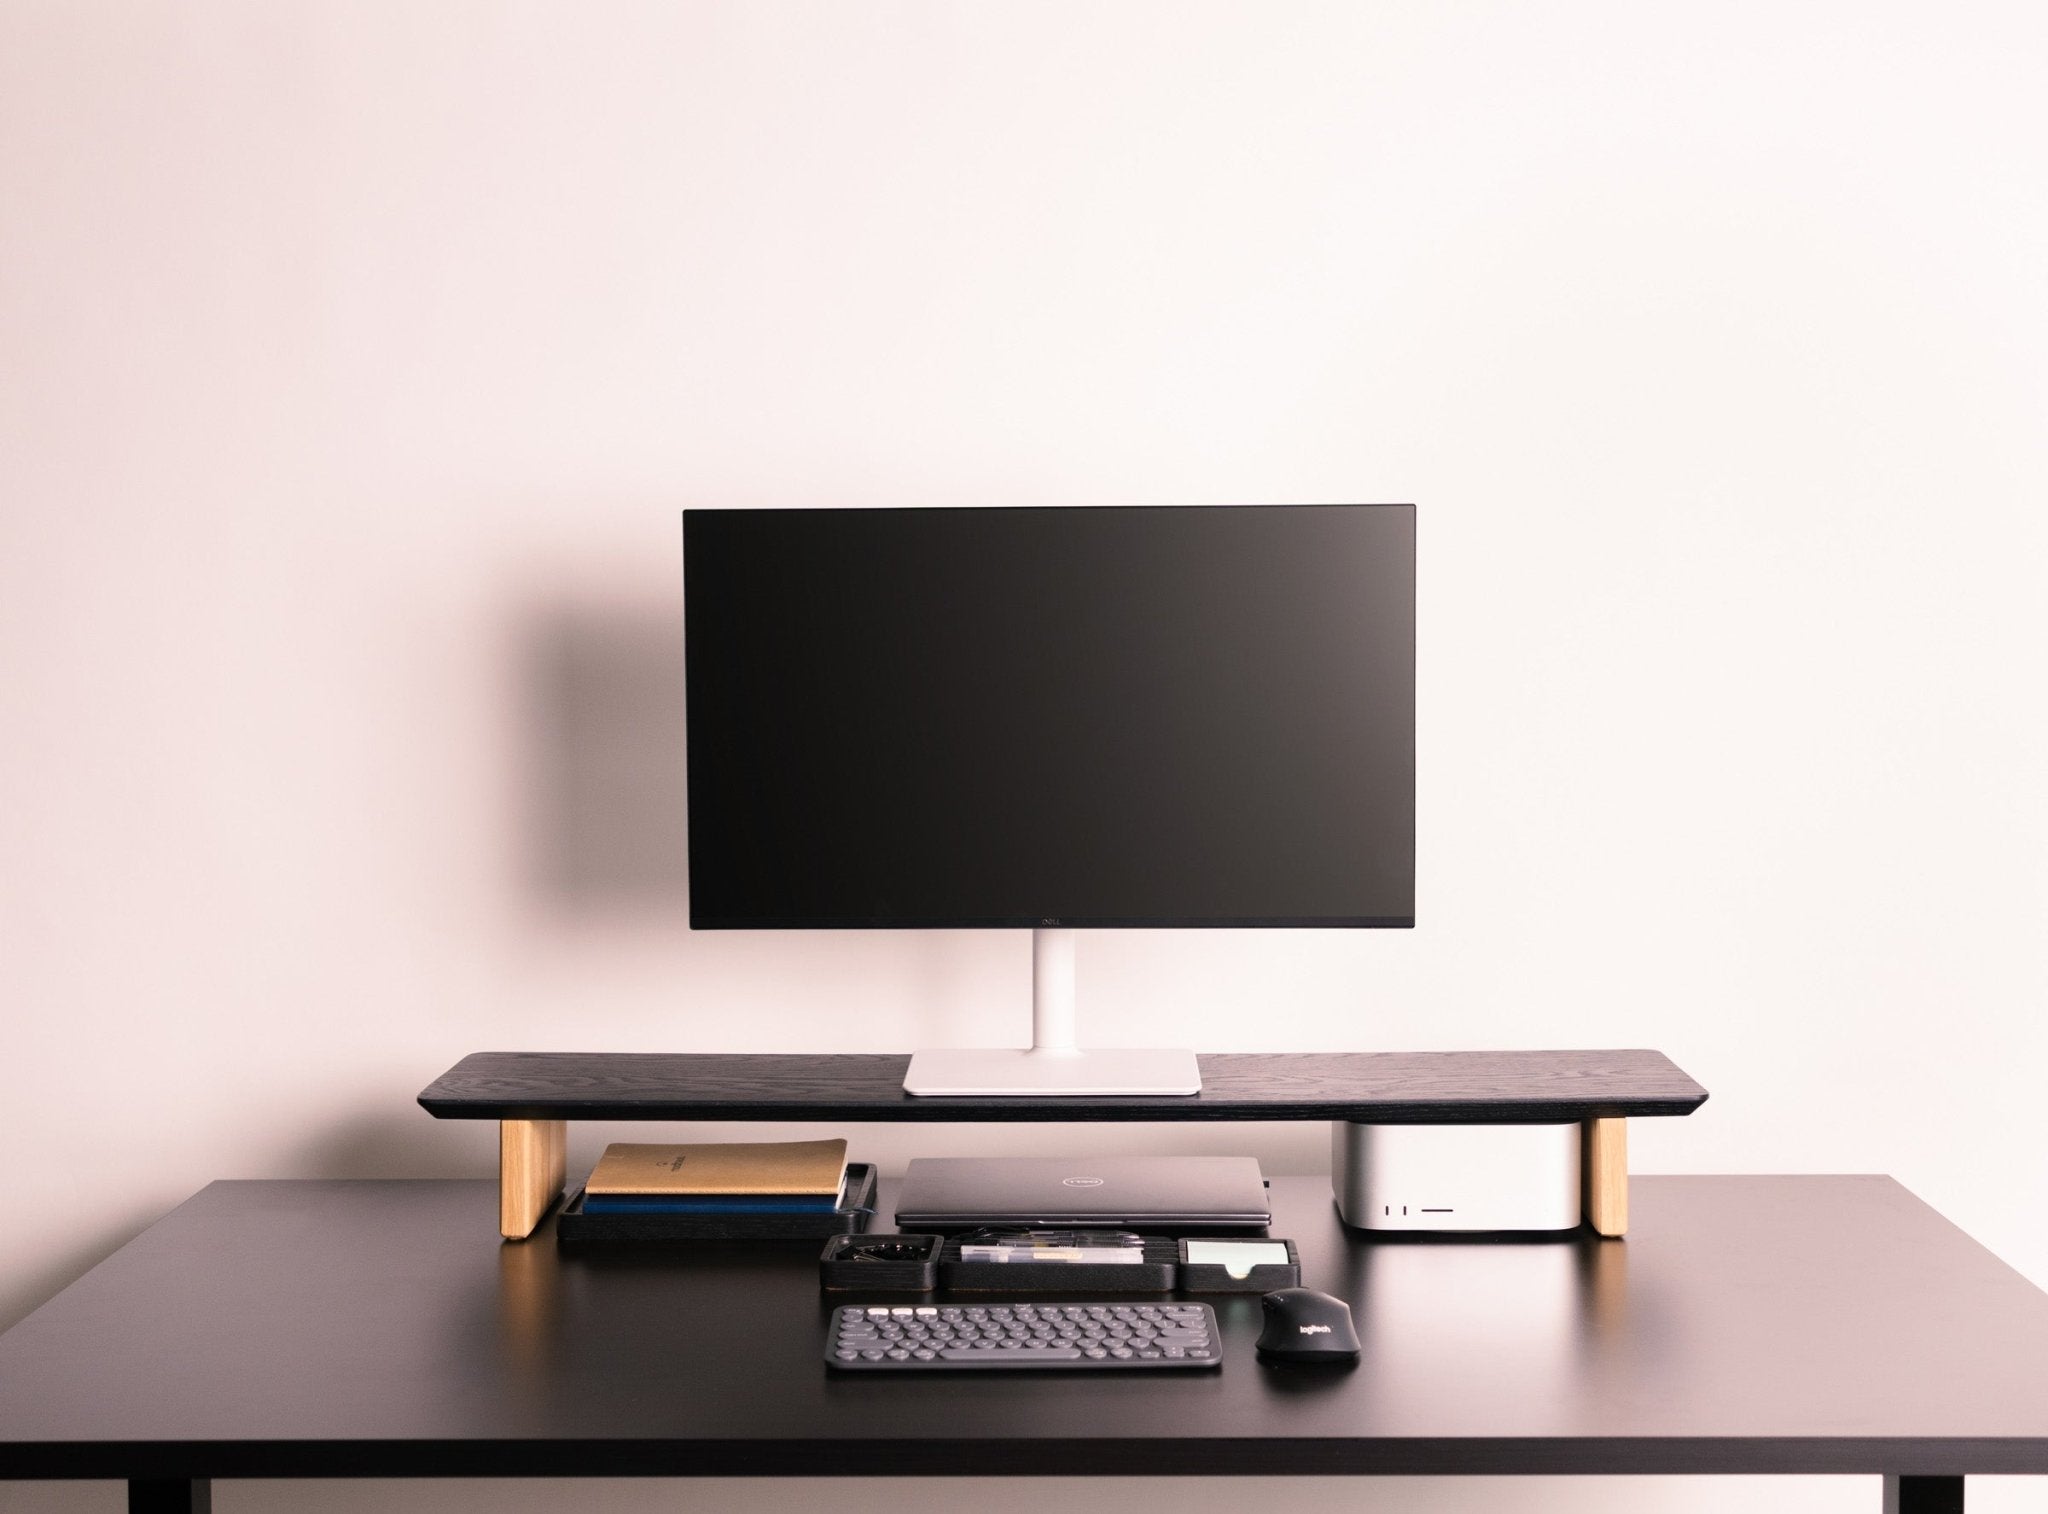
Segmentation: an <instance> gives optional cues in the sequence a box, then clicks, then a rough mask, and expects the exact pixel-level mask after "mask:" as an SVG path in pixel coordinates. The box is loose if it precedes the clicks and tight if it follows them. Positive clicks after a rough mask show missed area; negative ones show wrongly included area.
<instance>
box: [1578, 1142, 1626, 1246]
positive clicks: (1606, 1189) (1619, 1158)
mask: <svg viewBox="0 0 2048 1514" xmlns="http://www.w3.org/2000/svg"><path fill="white" fill-rule="evenodd" d="M1579 1157H1580V1164H1581V1166H1580V1173H1579V1191H1580V1195H1581V1198H1582V1200H1583V1202H1584V1204H1585V1209H1586V1223H1587V1224H1589V1225H1591V1226H1592V1227H1593V1229H1594V1231H1595V1232H1597V1233H1598V1234H1600V1235H1606V1236H1620V1235H1626V1234H1627V1233H1628V1121H1627V1120H1588V1121H1586V1124H1585V1128H1584V1129H1583V1130H1582V1131H1581V1132H1580V1136H1579Z"/></svg>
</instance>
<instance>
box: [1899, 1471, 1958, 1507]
mask: <svg viewBox="0 0 2048 1514" xmlns="http://www.w3.org/2000/svg"><path fill="white" fill-rule="evenodd" d="M1884 1514H1963V1480H1962V1479H1961V1478H1960V1477H1901V1476H1899V1475H1898V1474H1896V1473H1886V1474H1885V1479H1884Z"/></svg>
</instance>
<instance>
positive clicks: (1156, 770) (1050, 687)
mask: <svg viewBox="0 0 2048 1514" xmlns="http://www.w3.org/2000/svg"><path fill="white" fill-rule="evenodd" d="M683 544H684V554H683V556H684V588H685V610H684V629H685V641H686V662H687V677H688V707H689V708H688V714H689V738H688V745H689V805H690V924H691V926H692V927H693V928H694V929H698V930H705V929H724V930H732V929H747V930H846V929H892V930H930V929H975V930H984V929H1013V930H1028V931H1030V932H1031V933H1032V972H1033V983H1032V1032H1033V1034H1032V1044H1031V1048H1030V1049H1029V1050H1028V1051H1025V1050H976V1049H959V1048H939V1049H930V1050H921V1051H919V1052H918V1053H917V1054H916V1056H915V1057H914V1058H913V1059H912V1061H911V1063H910V1070H909V1074H908V1076H907V1077H906V1078H905V1079H904V1087H905V1089H906V1090H907V1091H908V1092H910V1093H912V1094H920V1095H955V1096H964V1095H974V1096H1002V1095H1032V1096H1048V1095H1050V1096H1059V1095H1175V1094H1194V1093H1197V1092H1199V1091H1200V1088H1201V1082H1200V1076H1199V1074H1198V1072H1197V1070H1196V1063H1195V1056H1194V1053H1193V1052H1192V1051H1180V1050H1158V1049H1141V1050H1121V1051H1118V1050H1098V1049H1094V1048H1084V1047H1082V1046H1080V1045H1078V1044H1077V1040H1076V1033H1075V1014H1074V937H1075V932H1076V931H1079V930H1089V929H1103V928H1114V929H1133V928H1165V927H1175V928H1214V927H1231V928H1250V927H1275V926H1277V927H1290V928H1300V927H1345V928H1360V927H1405V926H1411V925H1413V924H1414V912H1415V903H1414V900H1415V510H1414V507H1413V506H1412V505H1263V506H1228V507H1188V508H1178V507H1169V508H1073V509H1008V508H995V507H987V508H961V509H824V510H819V509H800V510H689V511H686V512H684V515H683ZM1242 1008H1243V1013H1244V1014H1245V1015H1247V1016H1262V1015H1267V1014H1271V1013H1273V1012H1274V1010H1275V1008H1276V1006H1273V1005H1269V1004H1247V1005H1245V1006H1243V1007H1242ZM1280 1008H1281V1011H1282V1012H1284V1006H1282V1007H1280Z"/></svg>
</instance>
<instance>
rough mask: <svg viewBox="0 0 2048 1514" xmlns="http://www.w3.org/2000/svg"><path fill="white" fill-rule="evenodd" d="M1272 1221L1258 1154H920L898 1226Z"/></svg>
mask: <svg viewBox="0 0 2048 1514" xmlns="http://www.w3.org/2000/svg"><path fill="white" fill-rule="evenodd" d="M1272 1219H1273V1212H1272V1206H1271V1204H1270V1202H1269V1201H1268V1199H1267V1197H1266V1182H1265V1178H1264V1176H1263V1175H1262V1174H1261V1173H1260V1171H1259V1164H1258V1160H1257V1158H1255V1157H916V1158H914V1159H912V1161H911V1163H910V1165H909V1166H908V1167H907V1168H906V1169H905V1170H904V1174H903V1189H902V1192H901V1195H900V1196H899V1198H898V1199H897V1202H896V1224H897V1226H898V1228H899V1229H905V1230H912V1229H927V1230H963V1229H971V1228H977V1227H980V1226H985V1225H1126V1226H1151V1227H1159V1228H1165V1227H1172V1228H1174V1229H1176V1230H1245V1229H1258V1228H1263V1227H1265V1226H1266V1225H1269V1224H1271V1223H1272Z"/></svg>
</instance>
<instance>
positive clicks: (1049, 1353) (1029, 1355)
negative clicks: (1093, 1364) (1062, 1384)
mask: <svg viewBox="0 0 2048 1514" xmlns="http://www.w3.org/2000/svg"><path fill="white" fill-rule="evenodd" d="M1080 1359H1081V1353H1080V1351H1079V1350H1078V1349H1076V1348H1075V1347H1073V1346H1019V1347H1017V1348H1016V1349H1015V1350H1010V1351H977V1350H976V1349H975V1348H974V1347H972V1346H948V1347H947V1348H946V1349H945V1350H943V1351H941V1352H940V1353H939V1360H940V1361H944V1362H995V1363H998V1364H1000V1363H1003V1362H1077V1361H1079V1360H1080Z"/></svg>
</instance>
